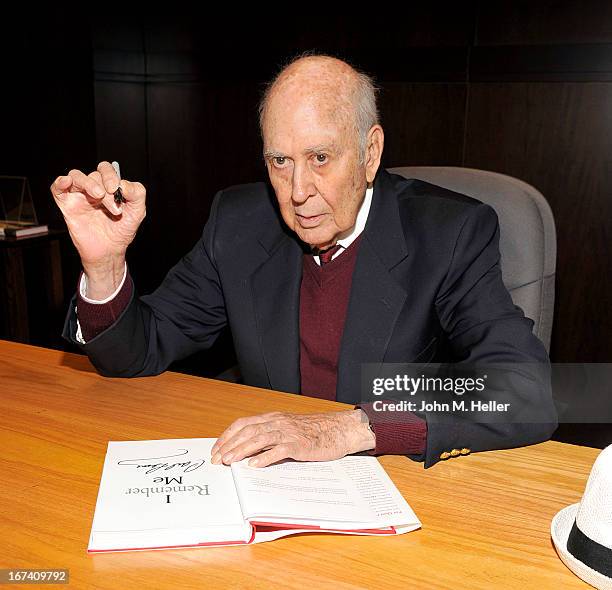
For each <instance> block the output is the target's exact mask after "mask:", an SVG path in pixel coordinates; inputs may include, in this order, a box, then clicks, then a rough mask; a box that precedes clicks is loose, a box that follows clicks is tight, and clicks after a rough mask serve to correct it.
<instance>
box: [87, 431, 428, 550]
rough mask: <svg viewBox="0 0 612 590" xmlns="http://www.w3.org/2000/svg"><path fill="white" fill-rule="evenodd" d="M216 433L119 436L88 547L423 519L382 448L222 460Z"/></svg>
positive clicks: (359, 528)
mask: <svg viewBox="0 0 612 590" xmlns="http://www.w3.org/2000/svg"><path fill="white" fill-rule="evenodd" d="M215 440H216V439H214V438H187V439H167V440H145V441H121V442H112V441H111V442H109V443H108V449H107V452H106V459H105V461H104V469H103V472H102V479H101V481H100V489H99V492H98V500H97V503H96V511H95V515H94V519H93V524H92V529H91V535H90V539H89V546H88V549H87V550H88V552H90V553H93V552H101V551H137V550H144V549H170V548H178V547H200V546H208V545H243V544H244V545H247V544H250V543H260V542H263V541H271V540H273V539H277V538H279V537H283V536H286V535H291V534H295V533H304V532H334V533H345V534H355V535H398V534H402V533H407V532H409V531H412V530H414V529H417V528H419V527H420V526H421V523H420V522H419V519H418V518H417V517H416V515H415V514H414V512H413V511H412V509H411V508H410V506H409V505H408V504H407V503H406V501H405V500H404V498H403V497H402V495H401V494H400V493H399V491H398V489H397V488H396V487H395V485H394V484H393V482H392V481H391V479H390V478H389V476H388V475H387V474H386V472H385V471H384V469H383V468H382V466H381V465H380V463H379V462H378V460H377V459H376V458H375V457H370V456H354V455H351V456H347V457H344V458H342V459H339V460H337V461H325V462H295V461H286V462H282V463H278V464H275V465H272V466H270V467H264V468H258V467H249V466H248V465H247V460H246V459H245V460H244V461H240V462H238V463H233V464H232V465H231V466H229V467H228V466H227V465H213V464H212V463H211V462H210V456H211V454H210V450H211V448H212V446H213V444H214V442H215Z"/></svg>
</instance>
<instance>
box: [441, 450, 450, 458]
mask: <svg viewBox="0 0 612 590" xmlns="http://www.w3.org/2000/svg"><path fill="white" fill-rule="evenodd" d="M450 456H451V455H450V453H448V452H447V451H444V452H443V453H440V459H448V458H449V457H450Z"/></svg>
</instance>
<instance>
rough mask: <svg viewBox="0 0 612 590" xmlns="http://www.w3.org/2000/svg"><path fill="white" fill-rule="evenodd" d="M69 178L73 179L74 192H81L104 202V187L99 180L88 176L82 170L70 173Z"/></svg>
mask: <svg viewBox="0 0 612 590" xmlns="http://www.w3.org/2000/svg"><path fill="white" fill-rule="evenodd" d="M68 176H70V178H72V191H73V192H74V191H80V192H82V193H87V194H88V195H89V196H90V197H93V198H94V199H99V200H102V199H103V198H104V197H105V196H106V190H105V188H104V185H103V184H102V183H101V182H100V180H99V179H98V178H93V177H91V176H87V175H86V174H84V173H83V172H81V171H80V170H76V169H73V170H71V171H70V172H68Z"/></svg>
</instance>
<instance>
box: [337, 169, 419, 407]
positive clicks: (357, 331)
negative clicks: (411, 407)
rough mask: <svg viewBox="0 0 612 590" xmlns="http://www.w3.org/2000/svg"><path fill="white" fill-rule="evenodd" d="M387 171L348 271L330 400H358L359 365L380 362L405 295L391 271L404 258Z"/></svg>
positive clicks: (377, 184) (393, 190) (393, 191)
mask: <svg viewBox="0 0 612 590" xmlns="http://www.w3.org/2000/svg"><path fill="white" fill-rule="evenodd" d="M398 190H399V189H398V188H397V187H396V186H395V185H394V181H393V179H392V177H391V176H390V175H389V173H388V172H387V171H386V170H384V169H381V170H380V171H379V173H378V174H377V176H376V180H375V183H374V193H373V195H372V205H371V209H370V213H369V215H368V221H367V223H366V227H365V229H364V234H363V239H362V240H361V244H360V245H359V253H358V255H357V261H356V263H355V269H354V271H353V280H352V285H351V295H350V299H349V306H348V310H347V314H346V321H345V324H344V332H343V335H342V342H341V347H340V355H339V359H338V382H337V386H336V394H337V395H336V399H337V401H339V402H345V403H357V402H359V401H361V399H362V397H363V395H362V392H361V365H362V364H364V363H381V362H382V361H383V359H384V356H385V352H386V350H387V346H388V343H389V339H390V338H391V334H392V333H393V328H394V326H395V324H396V322H397V319H398V316H399V314H400V312H401V310H402V308H403V306H404V304H405V302H406V297H407V293H406V291H405V290H404V288H403V287H402V286H401V285H400V284H399V283H398V281H396V280H395V279H394V277H393V274H394V273H393V272H392V271H393V269H395V268H396V267H398V265H400V263H401V262H402V260H404V259H405V258H406V257H407V256H408V251H407V248H406V242H405V239H404V234H403V230H402V226H401V221H400V217H399V210H398V203H397V191H398Z"/></svg>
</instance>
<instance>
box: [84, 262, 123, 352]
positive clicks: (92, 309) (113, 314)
mask: <svg viewBox="0 0 612 590" xmlns="http://www.w3.org/2000/svg"><path fill="white" fill-rule="evenodd" d="M82 275H83V272H81V276H79V282H78V285H79V287H78V288H77V318H78V321H79V324H80V326H81V333H82V336H83V340H84V341H85V342H88V341H89V340H91V339H92V338H95V337H96V336H97V335H98V334H101V333H102V332H104V330H106V328H109V327H110V326H112V325H113V324H114V323H115V321H117V318H118V317H119V316H120V315H121V314H122V313H123V310H124V309H125V308H126V307H127V305H128V304H129V302H130V299H131V298H132V290H133V289H134V286H133V282H132V277H131V276H130V274H129V271H128V270H127V269H126V276H125V279H124V281H123V285H122V286H121V288H120V289H119V292H118V293H117V294H116V295H115V296H114V297H113V298H112V299H110V300H108V301H106V302H105V303H91V302H89V301H87V300H86V299H84V298H83V296H82V295H81V290H80V285H81V279H82Z"/></svg>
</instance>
